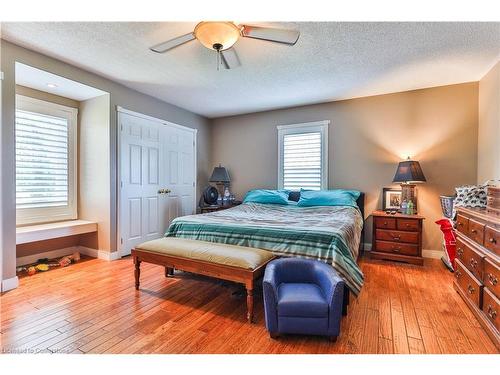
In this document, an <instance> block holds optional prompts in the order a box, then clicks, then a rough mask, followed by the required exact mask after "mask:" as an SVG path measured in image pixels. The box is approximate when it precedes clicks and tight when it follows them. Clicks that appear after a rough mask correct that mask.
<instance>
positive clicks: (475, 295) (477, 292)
mask: <svg viewBox="0 0 500 375" xmlns="http://www.w3.org/2000/svg"><path fill="white" fill-rule="evenodd" d="M455 262H456V266H457V270H456V271H455V278H456V280H457V284H458V286H459V287H460V289H462V291H463V292H464V294H465V295H467V298H469V299H470V300H471V301H472V302H474V304H476V306H477V307H479V308H481V302H482V300H481V297H482V294H483V293H482V289H483V285H482V284H481V283H480V282H479V281H478V280H477V279H476V278H475V277H474V275H473V274H472V273H470V272H469V270H468V269H467V268H466V267H465V266H464V265H463V264H462V263H461V262H460V260H458V259H456V260H455Z"/></svg>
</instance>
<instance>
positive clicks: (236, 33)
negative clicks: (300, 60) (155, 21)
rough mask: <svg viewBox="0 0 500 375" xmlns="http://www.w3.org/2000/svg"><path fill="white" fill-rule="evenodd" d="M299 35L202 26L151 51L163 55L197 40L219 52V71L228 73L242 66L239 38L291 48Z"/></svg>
mask: <svg viewBox="0 0 500 375" xmlns="http://www.w3.org/2000/svg"><path fill="white" fill-rule="evenodd" d="M299 36H300V33H299V32H298V31H296V30H285V29H275V28H270V27H261V26H248V25H236V24H235V23H233V22H200V23H198V24H197V25H196V27H195V28H194V31H193V32H191V33H188V34H184V35H181V36H179V37H177V38H174V39H170V40H167V41H166V42H163V43H160V44H157V45H155V46H153V47H150V50H151V51H153V52H157V53H164V52H167V51H170V50H171V49H173V48H176V47H179V46H181V45H183V44H185V43H187V42H190V41H192V40H193V39H197V40H198V41H199V42H200V43H201V44H203V46H205V47H206V48H208V49H210V50H213V51H215V52H217V70H218V69H219V66H220V65H221V63H222V65H224V67H225V68H226V69H232V68H236V67H238V66H240V65H241V64H240V60H239V58H238V55H237V54H236V51H235V49H234V48H233V46H234V44H235V43H236V42H237V41H238V39H239V38H240V37H244V38H253V39H260V40H266V41H269V42H276V43H282V44H288V45H290V46H293V45H294V44H295V43H297V40H298V39H299Z"/></svg>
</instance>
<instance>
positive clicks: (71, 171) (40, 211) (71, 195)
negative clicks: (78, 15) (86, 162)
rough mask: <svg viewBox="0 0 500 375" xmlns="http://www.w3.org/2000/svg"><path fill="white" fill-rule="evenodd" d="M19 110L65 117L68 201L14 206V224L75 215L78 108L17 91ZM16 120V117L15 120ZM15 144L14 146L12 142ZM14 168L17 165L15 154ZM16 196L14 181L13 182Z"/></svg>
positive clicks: (62, 218) (66, 218)
mask: <svg viewBox="0 0 500 375" xmlns="http://www.w3.org/2000/svg"><path fill="white" fill-rule="evenodd" d="M18 110H21V111H27V112H33V113H40V114H43V115H47V116H55V117H62V118H65V119H67V120H68V205H67V206H59V207H36V208H19V209H18V208H17V207H16V225H17V226H19V225H28V224H41V223H49V222H57V221H65V220H75V219H77V218H78V211H77V206H78V202H77V197H78V161H77V141H78V139H77V137H78V131H77V126H78V124H77V123H78V109H77V108H73V107H67V106H64V105H61V104H56V103H52V102H49V101H45V100H40V99H35V98H31V97H28V96H24V95H19V94H17V95H16V112H17V111H18ZM15 121H16V120H15ZM14 147H15V146H14ZM15 160H16V168H17V158H16V159H15ZM16 196H17V182H16Z"/></svg>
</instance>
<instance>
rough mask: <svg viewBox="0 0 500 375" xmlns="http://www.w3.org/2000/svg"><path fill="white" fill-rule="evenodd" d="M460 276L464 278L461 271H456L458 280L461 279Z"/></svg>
mask: <svg viewBox="0 0 500 375" xmlns="http://www.w3.org/2000/svg"><path fill="white" fill-rule="evenodd" d="M460 276H462V272H460V271H456V272H455V277H456V278H457V279H459V278H460Z"/></svg>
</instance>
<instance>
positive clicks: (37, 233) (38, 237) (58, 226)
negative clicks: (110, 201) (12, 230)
mask: <svg viewBox="0 0 500 375" xmlns="http://www.w3.org/2000/svg"><path fill="white" fill-rule="evenodd" d="M93 232H97V223H95V222H93V221H87V220H69V221H61V222H57V223H49V224H37V225H28V226H25V227H18V228H16V245H20V244H25V243H30V242H36V241H45V240H51V239H54V238H61V237H67V236H74V235H78V234H85V233H93Z"/></svg>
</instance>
